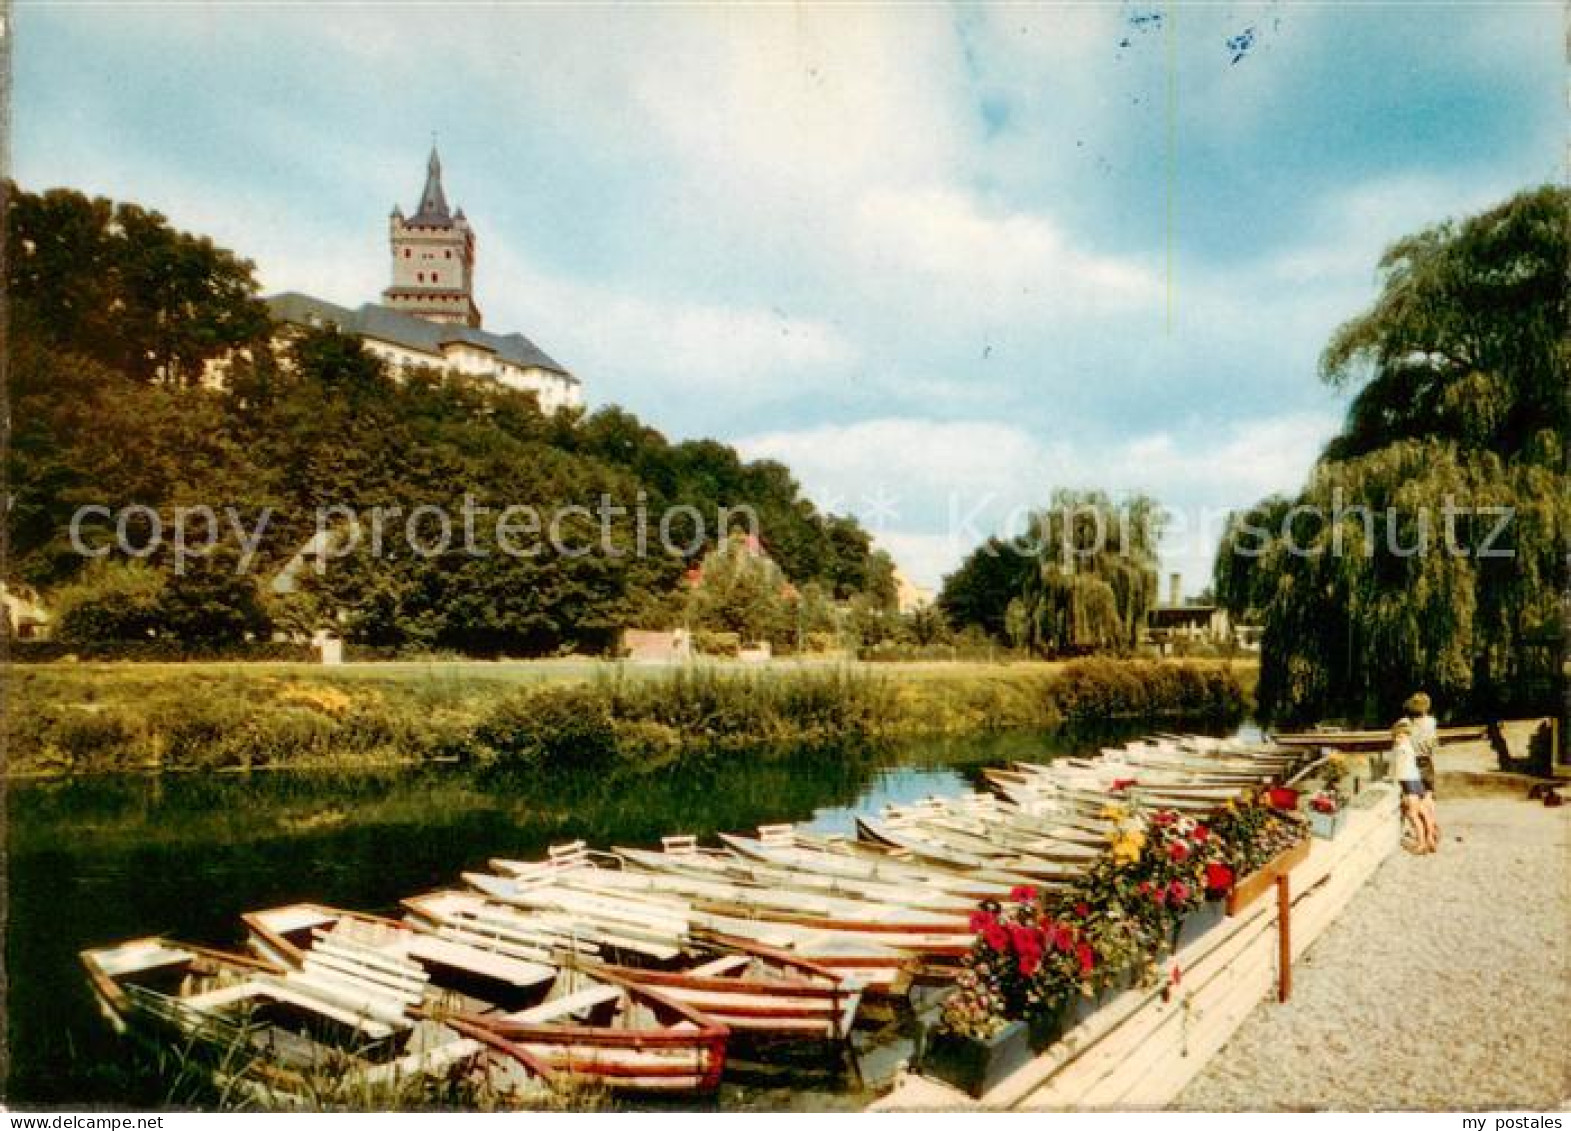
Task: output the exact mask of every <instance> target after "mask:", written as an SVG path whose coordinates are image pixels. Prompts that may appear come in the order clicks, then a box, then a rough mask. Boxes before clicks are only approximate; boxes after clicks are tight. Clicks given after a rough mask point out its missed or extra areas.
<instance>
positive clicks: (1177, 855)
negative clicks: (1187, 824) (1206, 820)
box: [1167, 840, 1189, 862]
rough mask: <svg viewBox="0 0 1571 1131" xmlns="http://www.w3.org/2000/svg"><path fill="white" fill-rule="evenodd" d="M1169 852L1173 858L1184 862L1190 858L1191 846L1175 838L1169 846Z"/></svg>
mask: <svg viewBox="0 0 1571 1131" xmlns="http://www.w3.org/2000/svg"><path fill="white" fill-rule="evenodd" d="M1167 854H1168V856H1170V857H1171V858H1172V859H1174V860H1177V861H1180V862H1182V861H1184V860H1187V859H1188V858H1189V846H1188V845H1187V844H1185V843H1184V842H1183V841H1181V840H1175V841H1174V842H1173V843H1172V844H1170V845H1168V846H1167Z"/></svg>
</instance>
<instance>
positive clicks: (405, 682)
mask: <svg viewBox="0 0 1571 1131" xmlns="http://www.w3.org/2000/svg"><path fill="white" fill-rule="evenodd" d="M1247 676H1248V673H1246V672H1244V671H1243V670H1242V669H1240V668H1239V667H1238V666H1229V665H1220V664H1215V663H1204V662H1177V663H1174V662H1162V661H1151V660H1117V659H1100V658H1092V659H1084V660H1076V661H1073V662H1070V663H1068V664H1064V665H1062V666H1057V665H1029V666H1020V667H992V666H985V665H975V666H955V667H944V668H936V669H935V668H925V669H924V668H912V669H887V668H880V669H875V670H871V671H869V670H866V669H863V668H857V667H849V666H844V667H843V666H824V667H820V668H811V667H806V668H760V669H757V670H743V671H738V670H735V669H726V668H714V667H707V666H694V667H691V668H677V669H674V670H671V671H669V672H659V673H650V672H647V671H644V672H638V673H629V672H624V671H623V670H621V669H607V670H606V671H605V672H603V673H600V674H595V675H592V676H590V677H589V678H565V677H558V678H540V679H536V680H535V681H534V682H533V683H521V682H519V681H518V680H516V679H505V678H495V677H488V669H485V668H473V669H471V668H458V667H452V668H445V667H440V666H438V667H433V668H421V669H415V670H408V669H405V670H397V669H390V670H388V671H387V672H380V671H378V670H376V669H374V668H371V669H367V668H357V669H348V670H343V671H338V672H334V671H331V670H327V669H320V668H309V667H299V668H292V667H283V666H279V667H259V668H246V667H241V666H220V665H179V666H174V665H171V666H164V667H153V666H145V665H138V666H134V667H132V666H124V667H121V666H109V665H73V666H55V665H28V666H26V667H23V668H17V669H13V670H12V672H11V685H12V687H11V690H12V696H11V704H10V707H11V709H10V711H9V712H8V717H7V724H8V728H9V734H8V736H7V737H8V761H9V766H8V772H10V773H12V774H19V773H20V774H73V773H100V772H113V771H127V770H133V771H134V770H245V769H261V768H280V767H323V768H340V769H345V768H354V767H369V766H385V765H393V764H399V763H410V762H431V761H443V760H447V761H457V760H462V761H476V762H486V763H490V762H495V763H501V764H517V765H524V766H539V767H557V766H564V765H595V764H602V763H603V764H611V763H620V764H623V765H627V766H631V767H635V768H648V769H655V768H659V767H660V766H664V765H669V764H670V763H671V762H673V761H674V760H677V759H688V758H693V757H708V756H714V755H717V754H725V753H735V752H743V751H755V750H756V751H762V750H765V749H778V748H781V747H785V746H796V747H801V746H813V745H822V744H827V743H831V742H839V741H843V740H846V739H879V738H887V737H895V736H906V735H919V734H967V733H975V732H979V731H988V730H1004V729H1012V728H1034V729H1037V730H1055V729H1058V728H1060V727H1064V726H1081V725H1086V724H1094V723H1097V722H1099V721H1103V720H1109V719H1145V718H1149V719H1153V720H1155V719H1173V718H1192V719H1196V720H1200V719H1204V720H1208V721H1225V720H1227V719H1231V718H1236V717H1238V716H1240V715H1242V713H1243V712H1244V710H1245V709H1246V706H1247V703H1246V694H1245V687H1244V683H1243V679H1246V678H1247Z"/></svg>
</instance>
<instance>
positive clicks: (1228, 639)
mask: <svg viewBox="0 0 1571 1131" xmlns="http://www.w3.org/2000/svg"><path fill="white" fill-rule="evenodd" d="M1182 581H1183V579H1182V577H1181V576H1180V575H1179V574H1176V573H1175V574H1171V575H1170V576H1169V578H1168V600H1167V603H1166V604H1158V605H1157V606H1156V608H1154V609H1152V610H1151V611H1150V613H1148V614H1147V616H1146V637H1147V639H1149V640H1150V642H1151V643H1152V644H1153V645H1154V646H1155V647H1156V650H1157V651H1158V652H1160V653H1161V654H1162V655H1164V656H1168V655H1172V654H1173V653H1175V652H1177V651H1179V650H1180V649H1181V648H1182V647H1184V646H1188V645H1195V644H1211V645H1221V646H1228V645H1231V646H1233V647H1237V648H1242V649H1244V650H1246V651H1247V650H1258V649H1259V647H1260V638H1259V634H1258V633H1257V632H1255V631H1254V630H1253V629H1252V627H1251V626H1246V625H1240V626H1238V627H1237V628H1236V629H1235V627H1234V625H1233V623H1232V621H1231V619H1230V618H1229V617H1228V615H1227V610H1226V609H1224V608H1222V607H1221V606H1219V605H1214V604H1185V603H1184V600H1183V587H1182Z"/></svg>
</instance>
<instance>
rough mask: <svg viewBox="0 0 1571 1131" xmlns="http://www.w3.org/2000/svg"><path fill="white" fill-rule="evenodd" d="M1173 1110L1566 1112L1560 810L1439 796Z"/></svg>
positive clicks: (1569, 1048)
mask: <svg viewBox="0 0 1571 1131" xmlns="http://www.w3.org/2000/svg"><path fill="white" fill-rule="evenodd" d="M1440 821H1441V828H1442V829H1443V830H1444V835H1445V842H1444V843H1443V844H1442V846H1441V849H1440V852H1439V853H1438V854H1436V855H1434V856H1411V855H1409V854H1408V853H1406V852H1397V853H1395V854H1394V855H1393V856H1392V857H1391V858H1390V859H1389V860H1388V861H1387V862H1386V864H1385V865H1384V866H1383V867H1382V868H1381V869H1380V871H1379V872H1378V873H1376V875H1375V876H1374V877H1373V878H1372V879H1371V880H1370V882H1369V884H1368V885H1367V886H1366V887H1365V888H1364V890H1363V891H1361V892H1360V893H1359V894H1358V895H1357V896H1355V897H1354V899H1353V902H1352V903H1351V904H1349V905H1348V908H1347V910H1345V911H1344V912H1343V913H1342V915H1341V916H1340V917H1339V918H1338V919H1337V921H1336V922H1335V923H1333V924H1332V925H1331V926H1330V928H1328V929H1327V931H1326V932H1325V934H1324V935H1322V936H1321V937H1320V938H1319V939H1318V940H1316V942H1315V945H1314V946H1313V947H1311V948H1310V949H1309V951H1308V952H1307V953H1306V954H1305V955H1304V956H1303V958H1302V959H1301V960H1300V962H1299V965H1298V966H1296V967H1294V971H1293V998H1292V1000H1291V1001H1290V1002H1288V1003H1287V1004H1285V1005H1277V1004H1275V1003H1265V1004H1262V1005H1260V1006H1259V1007H1258V1008H1257V1009H1256V1010H1255V1011H1254V1012H1253V1013H1252V1014H1251V1015H1250V1016H1249V1018H1248V1019H1247V1020H1246V1021H1245V1022H1244V1024H1243V1025H1242V1026H1241V1027H1240V1028H1239V1030H1238V1032H1237V1033H1236V1034H1235V1035H1234V1037H1233V1039H1232V1040H1231V1041H1230V1042H1229V1043H1228V1045H1227V1046H1226V1047H1225V1048H1224V1049H1223V1050H1222V1051H1221V1052H1220V1053H1219V1054H1218V1055H1217V1056H1216V1058H1215V1059H1214V1060H1213V1061H1212V1062H1211V1063H1210V1064H1209V1065H1208V1066H1207V1067H1206V1069H1205V1071H1204V1072H1202V1073H1201V1074H1200V1075H1199V1076H1198V1077H1196V1078H1195V1080H1194V1081H1192V1082H1191V1083H1190V1085H1189V1087H1188V1088H1187V1089H1185V1091H1184V1092H1183V1094H1182V1095H1181V1096H1180V1097H1179V1099H1178V1102H1177V1103H1176V1104H1175V1105H1174V1106H1175V1107H1179V1108H1189V1109H1197V1110H1204V1111H1237V1110H1259V1109H1261V1108H1271V1109H1290V1110H1291V1109H1305V1108H1308V1109H1326V1108H1329V1109H1337V1110H1355V1111H1357V1110H1368V1109H1372V1108H1405V1109H1421V1110H1458V1109H1463V1110H1476V1109H1491V1108H1493V1109H1499V1108H1526V1109H1535V1108H1536V1109H1540V1110H1542V1109H1546V1108H1565V1107H1566V1106H1567V1105H1568V1104H1571V805H1568V806H1565V807H1563V808H1559V809H1545V808H1543V807H1542V806H1541V805H1538V804H1537V803H1528V802H1526V801H1521V800H1516V799H1512V798H1501V797H1473V798H1462V799H1458V800H1446V799H1444V798H1442V800H1441V804H1440Z"/></svg>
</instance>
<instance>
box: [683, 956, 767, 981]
mask: <svg viewBox="0 0 1571 1131" xmlns="http://www.w3.org/2000/svg"><path fill="white" fill-rule="evenodd" d="M751 961H752V959H751V958H749V957H748V956H747V955H745V954H723V955H721V956H720V957H719V958H717V959H715V960H714V961H713V962H705V963H704V964H703V965H702V966H695V967H693V968H692V969H691V970H689V971H687V973H688V974H690V975H692V976H694V977H699V978H723V977H725V976H726V975H728V974H731V973H734V972H735V971H738V970H743V969H746V967H747V964H748V963H749V962H751Z"/></svg>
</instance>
